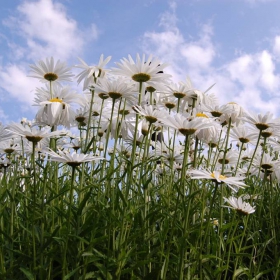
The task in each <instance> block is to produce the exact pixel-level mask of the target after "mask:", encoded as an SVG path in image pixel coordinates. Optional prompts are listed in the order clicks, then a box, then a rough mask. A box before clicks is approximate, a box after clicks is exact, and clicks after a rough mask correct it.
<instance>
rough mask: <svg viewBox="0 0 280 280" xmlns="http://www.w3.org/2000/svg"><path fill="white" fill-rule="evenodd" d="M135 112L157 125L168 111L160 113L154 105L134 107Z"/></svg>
mask: <svg viewBox="0 0 280 280" xmlns="http://www.w3.org/2000/svg"><path fill="white" fill-rule="evenodd" d="M133 109H134V111H136V112H137V113H139V114H140V115H142V116H144V117H145V119H146V120H147V121H148V122H149V123H155V122H157V121H158V119H160V118H164V117H165V115H166V113H167V112H166V111H160V110H158V109H157V108H156V107H155V106H153V105H144V106H142V107H141V106H137V105H136V106H134V107H133Z"/></svg>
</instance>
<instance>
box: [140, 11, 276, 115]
mask: <svg viewBox="0 0 280 280" xmlns="http://www.w3.org/2000/svg"><path fill="white" fill-rule="evenodd" d="M170 10H171V11H168V12H166V13H164V14H163V15H162V16H161V18H160V23H159V25H160V26H161V27H163V30H162V31H161V32H158V31H157V32H151V31H150V32H146V33H145V34H144V36H143V40H144V43H143V46H142V48H143V50H144V51H145V52H149V53H154V54H155V55H157V56H158V57H161V58H164V62H168V63H170V64H171V65H172V67H171V72H170V73H171V74H172V75H173V76H174V78H175V80H183V79H185V76H186V75H188V76H190V78H191V80H192V81H193V84H194V86H195V87H197V88H199V89H201V90H205V89H207V88H208V87H209V86H210V85H212V84H214V83H216V84H215V87H214V88H213V90H211V91H212V92H215V93H216V95H217V96H218V97H219V99H220V101H221V103H222V104H223V103H226V102H230V101H234V102H237V103H239V104H240V105H241V106H243V107H244V108H245V109H247V110H253V111H257V112H266V111H271V112H274V113H277V111H278V108H277V106H278V104H279V102H278V100H279V99H280V77H279V74H277V73H276V70H275V69H276V64H277V59H276V55H278V56H279V55H280V36H276V37H275V39H274V46H273V50H262V51H260V52H257V53H248V54H238V55H237V57H236V58H235V59H233V60H230V61H227V62H224V64H222V65H218V62H217V61H216V60H215V59H216V57H217V56H218V49H217V47H216V45H215V44H214V43H213V30H212V27H211V25H207V24H204V25H202V26H201V31H200V33H199V34H198V36H197V38H195V39H192V40H187V39H186V38H185V36H184V35H185V34H183V33H182V32H181V30H179V28H178V27H177V26H176V22H177V18H176V11H175V8H174V7H173V8H171V9H170ZM167 15H169V16H167ZM252 100H253V102H252Z"/></svg>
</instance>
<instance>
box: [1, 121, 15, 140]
mask: <svg viewBox="0 0 280 280" xmlns="http://www.w3.org/2000/svg"><path fill="white" fill-rule="evenodd" d="M13 136H14V135H13V133H11V132H10V131H8V130H6V127H5V126H3V125H2V123H0V141H5V140H7V139H11V138H13Z"/></svg>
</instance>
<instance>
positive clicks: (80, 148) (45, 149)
mask: <svg viewBox="0 0 280 280" xmlns="http://www.w3.org/2000/svg"><path fill="white" fill-rule="evenodd" d="M110 59H111V57H107V58H105V59H104V56H103V55H102V56H101V57H100V60H99V63H98V64H97V65H94V66H90V65H88V64H86V63H85V62H84V61H83V60H82V59H79V60H80V62H81V64H79V65H76V66H75V67H76V68H79V69H81V72H80V73H79V74H78V75H77V76H76V78H77V82H78V83H83V92H82V93H78V92H76V91H74V90H72V89H71V86H70V82H72V81H73V79H74V75H73V74H72V72H71V67H68V66H67V65H66V64H65V63H63V62H61V61H59V60H58V61H56V62H55V60H54V59H53V58H52V57H51V58H48V59H46V61H43V60H42V61H39V62H38V63H36V64H34V65H31V66H30V68H31V74H30V77H34V78H37V79H39V80H40V81H41V82H42V83H43V86H42V87H41V88H37V89H36V93H35V97H34V105H35V106H37V107H38V112H37V114H36V116H35V119H34V120H33V121H32V122H30V121H29V122H28V121H27V120H26V119H22V122H21V123H20V124H18V123H12V124H10V125H8V126H7V127H4V126H2V125H1V127H0V137H1V138H0V139H1V142H0V149H1V153H2V161H3V162H4V161H5V162H6V166H7V162H9V159H11V158H12V155H13V154H14V155H18V156H22V157H23V158H25V159H26V160H27V162H28V158H27V157H28V155H30V154H31V153H32V151H33V150H32V145H35V146H36V153H38V156H42V154H44V153H45V154H47V155H48V156H47V158H48V159H49V160H54V161H58V162H59V161H60V162H65V163H68V164H69V165H70V166H73V162H76V163H78V164H77V165H79V163H82V162H90V161H93V160H95V159H96V160H99V159H107V160H108V161H110V157H111V158H112V154H114V156H113V161H114V160H115V158H116V156H117V157H119V158H125V159H126V160H129V161H131V162H132V164H133V165H134V164H137V163H140V162H143V161H145V162H147V160H152V161H153V162H154V163H155V164H154V165H153V167H152V171H151V173H152V174H153V176H154V178H155V180H158V178H159V177H160V176H162V174H174V175H172V176H173V177H174V180H175V179H179V178H182V177H184V178H187V179H185V180H192V179H193V180H196V179H200V180H209V182H213V181H214V182H216V183H217V184H221V183H224V184H226V185H228V186H229V187H230V188H231V191H232V192H233V193H237V192H238V190H239V189H240V188H246V183H245V181H246V179H248V178H249V177H254V178H259V179H261V180H269V181H276V182H277V183H278V182H279V180H280V171H279V170H280V169H279V164H280V161H279V157H278V151H279V149H280V144H279V137H280V134H279V131H280V130H279V128H280V120H279V119H277V118H274V117H273V115H272V114H270V113H266V114H265V115H261V114H255V113H252V112H246V111H245V110H244V109H243V108H241V107H240V106H239V105H238V104H236V103H234V102H229V103H227V104H219V99H218V98H217V96H215V94H214V93H212V92H211V91H212V87H213V86H211V87H210V88H208V90H206V91H201V90H199V89H197V88H195V87H194V86H193V84H192V82H191V80H190V79H189V78H186V80H185V81H181V82H179V83H174V82H172V77H171V75H169V74H167V73H165V68H166V67H167V65H166V64H165V63H162V62H161V61H160V60H158V59H156V58H153V57H152V56H149V57H146V56H145V55H143V56H142V57H141V56H140V55H137V56H136V60H134V59H133V58H132V57H131V56H128V58H123V59H122V60H121V61H120V62H117V63H116V66H117V67H115V68H112V69H105V67H106V64H107V63H108V62H109V61H110ZM51 138H55V143H56V145H55V146H52V145H51V143H52V142H51V141H50V139H51ZM39 153H40V154H39ZM89 153H90V155H89ZM71 155H72V156H71ZM114 164H115V163H114ZM74 165H75V164H74ZM123 168H124V169H126V168H127V165H125V164H124V162H123ZM141 170H142V171H143V168H142V169H141ZM180 173H184V174H183V176H182V174H181V175H180ZM137 174H138V175H137V176H139V177H141V176H142V175H143V174H141V172H138V173H137ZM225 199H226V201H227V202H228V203H229V204H230V205H231V206H232V207H233V208H238V209H239V208H240V209H243V212H244V211H246V209H248V204H246V207H245V208H242V203H241V202H240V198H238V199H237V198H236V201H238V203H234V201H235V200H234V199H235V198H231V199H227V198H225ZM240 205H241V206H240ZM244 209H245V210H244ZM252 212H253V211H252V209H249V210H248V211H247V213H248V214H249V213H252Z"/></svg>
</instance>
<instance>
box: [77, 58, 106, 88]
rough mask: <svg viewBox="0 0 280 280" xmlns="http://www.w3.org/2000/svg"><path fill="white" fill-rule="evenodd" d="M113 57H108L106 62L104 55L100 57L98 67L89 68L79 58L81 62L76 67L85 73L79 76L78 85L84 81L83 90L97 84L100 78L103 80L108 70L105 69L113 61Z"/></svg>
mask: <svg viewBox="0 0 280 280" xmlns="http://www.w3.org/2000/svg"><path fill="white" fill-rule="evenodd" d="M111 58H112V57H111V56H108V57H106V58H105V60H104V56H103V54H102V55H101V56H100V59H99V62H98V64H97V65H93V66H89V65H87V64H86V63H85V62H84V61H83V60H82V59H81V58H78V59H79V60H80V62H81V64H79V65H75V67H76V68H81V69H83V71H82V72H81V73H79V74H78V75H77V78H78V80H77V82H78V84H79V83H80V82H82V81H83V80H84V86H83V90H85V89H87V88H88V87H89V86H91V85H93V84H94V83H95V82H96V79H97V78H98V77H101V78H103V77H104V76H105V72H106V71H107V70H105V69H104V67H105V65H106V64H107V63H108V62H109V61H110V60H111Z"/></svg>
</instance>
